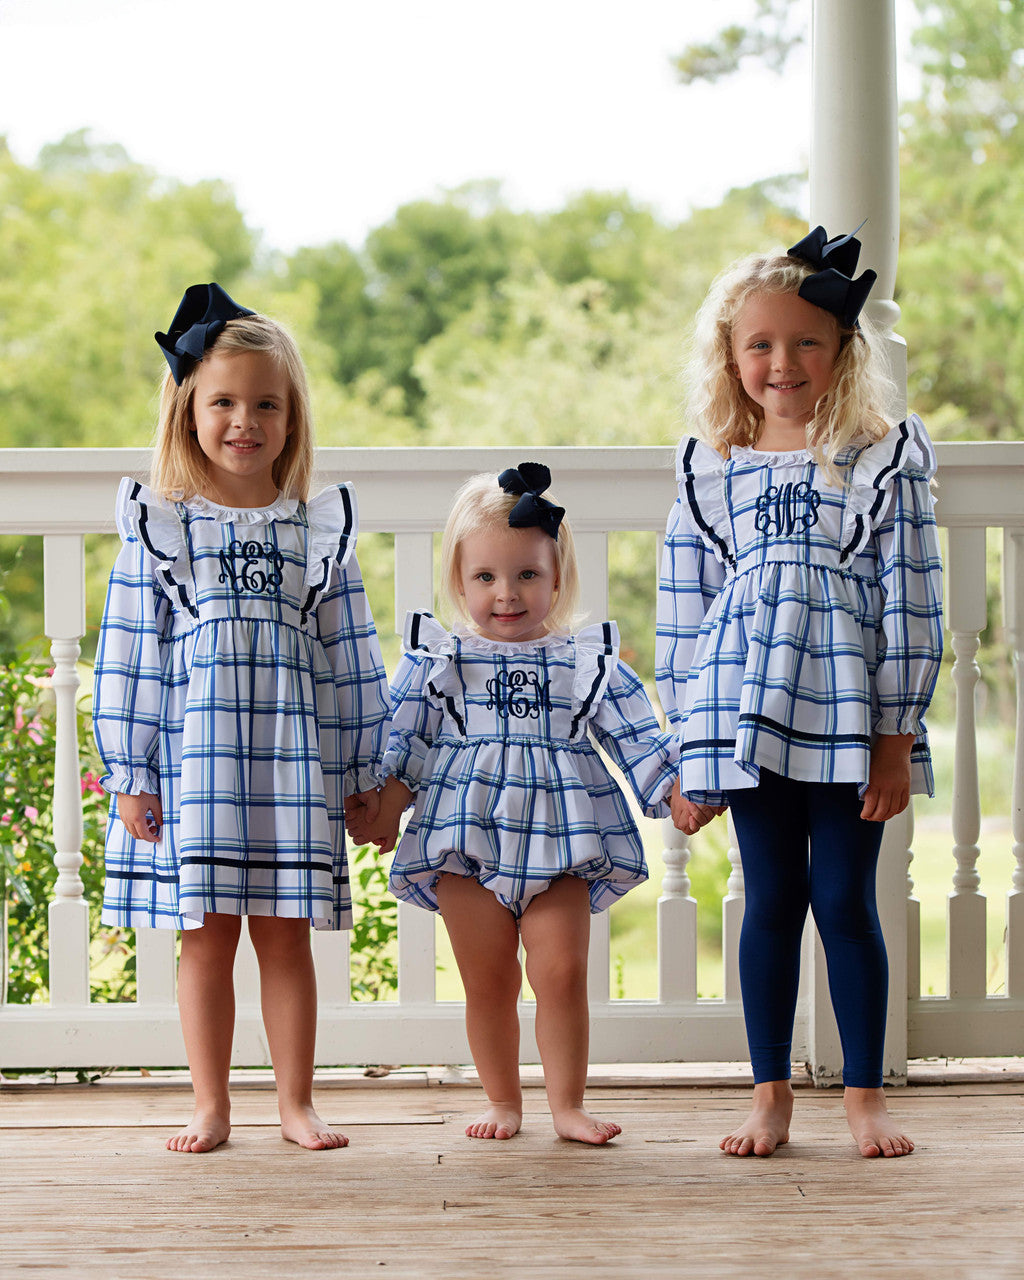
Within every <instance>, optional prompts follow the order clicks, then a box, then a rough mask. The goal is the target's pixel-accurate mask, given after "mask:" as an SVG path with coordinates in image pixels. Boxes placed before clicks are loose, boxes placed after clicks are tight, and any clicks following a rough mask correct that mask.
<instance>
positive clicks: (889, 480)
mask: <svg viewBox="0 0 1024 1280" xmlns="http://www.w3.org/2000/svg"><path fill="white" fill-rule="evenodd" d="M840 462H843V463H848V464H851V465H849V466H847V467H846V468H845V469H844V475H845V482H844V483H843V484H842V485H841V487H836V486H833V485H831V484H829V483H828V481H827V479H826V477H825V476H824V475H823V474H822V473H821V472H820V471H819V469H818V467H817V466H816V465H815V463H814V461H813V459H812V457H811V455H810V453H809V452H807V451H805V450H797V451H794V452H789V453H779V454H771V453H761V452H758V451H757V450H754V449H749V448H733V450H732V453H731V456H730V458H729V459H728V461H723V459H722V458H721V457H720V456H719V454H718V453H716V452H715V451H714V450H713V449H711V448H709V447H708V446H707V445H705V444H702V443H701V442H700V441H698V440H695V439H693V438H689V437H687V438H684V439H683V440H682V442H681V443H680V445H679V451H678V455H677V480H678V483H679V497H678V499H677V501H676V503H675V505H674V506H673V508H672V511H671V513H670V515H669V520H668V531H667V533H666V535H665V549H664V558H663V563H662V574H661V583H660V588H659V593H658V628H657V672H656V675H657V684H658V693H659V696H660V698H661V702H662V705H663V706H664V708H665V711H666V713H667V715H668V717H669V720H670V723H671V724H672V725H673V726H674V727H675V729H676V731H677V733H678V735H679V738H680V751H681V766H680V785H681V788H682V790H683V792H684V793H685V794H687V795H688V796H689V797H690V798H691V799H693V800H695V801H703V802H705V803H713V804H721V803H724V796H723V795H722V793H723V791H725V790H727V789H730V788H736V789H739V788H743V787H753V786H756V785H757V781H758V775H759V770H760V768H761V767H762V766H763V767H764V768H766V769H770V770H772V771H773V772H774V773H778V774H782V775H784V776H785V777H788V778H794V779H799V780H802V781H807V782H856V783H857V784H858V785H859V787H860V790H861V793H863V791H864V789H865V788H866V785H867V780H868V770H869V765H870V753H871V744H872V740H873V737H874V735H876V734H879V733H899V734H905V733H913V734H916V735H917V740H916V742H915V744H914V747H913V750H912V754H911V769H912V788H911V789H912V791H914V792H917V793H919V792H926V793H927V794H928V795H931V794H932V793H933V781H932V770H931V757H930V754H929V751H928V740H927V737H926V734H925V726H924V713H925V710H926V708H927V706H928V703H929V701H930V699H931V694H932V689H933V688H934V685H935V678H936V675H937V674H938V668H939V659H940V658H941V656H942V603H941V591H942V568H941V563H940V560H939V551H938V540H937V537H936V529H935V518H934V515H933V512H932V497H931V492H930V489H929V485H928V481H929V480H930V478H931V477H932V476H933V475H934V473H935V455H934V451H933V449H932V447H931V442H930V441H929V439H928V435H927V433H926V432H925V429H924V425H923V424H922V422H921V420H920V418H918V417H916V416H915V417H911V418H910V419H908V420H907V421H906V422H903V423H901V424H900V425H899V426H898V427H895V428H893V430H891V431H890V432H889V434H888V435H887V436H885V437H884V438H883V439H882V440H880V441H878V442H877V443H875V444H872V445H868V446H866V447H863V448H860V449H851V450H850V451H849V452H848V453H847V454H846V455H845V456H844V457H843V458H841V459H840Z"/></svg>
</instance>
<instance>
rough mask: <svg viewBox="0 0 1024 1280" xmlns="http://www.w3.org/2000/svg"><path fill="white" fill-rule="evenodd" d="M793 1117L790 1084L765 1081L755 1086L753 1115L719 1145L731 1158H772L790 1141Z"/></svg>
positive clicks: (784, 1081) (785, 1081)
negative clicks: (790, 1127) (779, 1148)
mask: <svg viewBox="0 0 1024 1280" xmlns="http://www.w3.org/2000/svg"><path fill="white" fill-rule="evenodd" d="M792 1118H793V1086H792V1085H791V1084H790V1083H789V1081H788V1080H765V1081H762V1082H761V1083H760V1084H755V1085H754V1102H753V1106H752V1107H751V1109H750V1115H748V1116H747V1118H746V1120H745V1121H744V1122H743V1124H741V1125H740V1127H739V1128H738V1129H736V1130H734V1131H733V1132H732V1133H730V1134H729V1135H728V1136H727V1137H725V1138H723V1139H722V1141H721V1142H720V1143H719V1144H718V1145H719V1147H720V1148H721V1149H722V1150H723V1151H724V1152H726V1154H727V1155H730V1156H770V1155H772V1154H773V1153H774V1151H775V1148H776V1147H781V1146H782V1145H783V1144H784V1143H786V1142H788V1141H789V1122H790V1121H791V1120H792Z"/></svg>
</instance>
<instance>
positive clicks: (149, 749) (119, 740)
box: [93, 517, 169, 795]
mask: <svg viewBox="0 0 1024 1280" xmlns="http://www.w3.org/2000/svg"><path fill="white" fill-rule="evenodd" d="M118 525H119V528H120V529H121V533H122V536H123V537H124V539H125V544H124V546H123V547H122V549H121V552H120V554H119V555H118V558H117V561H116V562H115V564H114V568H113V570H112V572H111V575H110V586H109V588H108V591H107V603H106V608H105V610H104V614H103V622H102V624H101V627H100V635H99V643H98V646H97V651H96V668H95V685H94V693H93V730H94V733H95V736H96V743H97V745H98V747H99V751H100V757H101V759H102V760H103V763H104V765H105V766H106V770H107V772H106V774H105V775H104V776H103V778H101V782H102V784H103V786H104V787H105V788H106V790H107V791H110V792H117V793H120V794H123V795H139V794H140V793H141V792H146V793H148V794H150V795H158V794H159V792H160V777H159V772H158V735H159V727H160V707H161V691H162V663H161V657H160V648H159V638H160V636H161V635H162V633H163V629H164V625H165V623H166V621H167V618H168V614H169V602H168V599H167V597H166V595H165V594H164V592H163V591H162V590H161V589H160V587H159V586H158V585H157V580H156V576H155V574H156V572H157V568H158V567H157V566H155V565H154V561H153V558H152V556H151V554H150V553H149V552H148V551H147V550H146V549H145V548H144V547H143V545H142V544H141V542H139V541H138V540H137V539H136V537H135V535H134V533H133V532H132V530H131V528H130V526H128V525H126V524H125V523H124V522H123V521H122V520H121V518H120V517H119V520H118Z"/></svg>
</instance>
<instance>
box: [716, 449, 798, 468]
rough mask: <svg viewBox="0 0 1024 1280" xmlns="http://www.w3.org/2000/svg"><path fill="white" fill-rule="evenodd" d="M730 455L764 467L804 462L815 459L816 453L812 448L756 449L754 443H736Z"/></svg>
mask: <svg viewBox="0 0 1024 1280" xmlns="http://www.w3.org/2000/svg"><path fill="white" fill-rule="evenodd" d="M729 456H730V458H731V459H732V460H733V461H734V462H753V463H756V464H757V465H758V466H762V467H763V466H772V467H777V466H780V465H783V464H785V463H787V462H790V463H804V462H813V461H814V455H813V454H812V453H811V451H810V449H777V450H774V451H770V450H766V449H755V448H754V446H753V445H752V444H734V445H733V446H732V448H731V449H730V450H729Z"/></svg>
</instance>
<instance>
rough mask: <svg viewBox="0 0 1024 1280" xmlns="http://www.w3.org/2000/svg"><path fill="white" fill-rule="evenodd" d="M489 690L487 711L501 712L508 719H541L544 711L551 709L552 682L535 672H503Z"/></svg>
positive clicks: (489, 684) (495, 678)
mask: <svg viewBox="0 0 1024 1280" xmlns="http://www.w3.org/2000/svg"><path fill="white" fill-rule="evenodd" d="M485 687H486V689H487V692H488V694H489V695H490V697H489V699H488V702H487V710H488V711H493V710H495V709H497V712H498V715H499V716H502V717H503V718H504V719H506V720H507V719H508V718H509V716H512V717H513V718H514V719H516V720H526V719H527V718H529V719H531V720H537V719H539V718H540V713H541V712H542V711H550V710H551V681H550V680H541V678H540V677H539V676H538V675H537V673H536V672H535V671H499V672H498V674H497V675H496V676H493V677H492V678H491V679H490V680H488V681H487V684H486V686H485Z"/></svg>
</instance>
